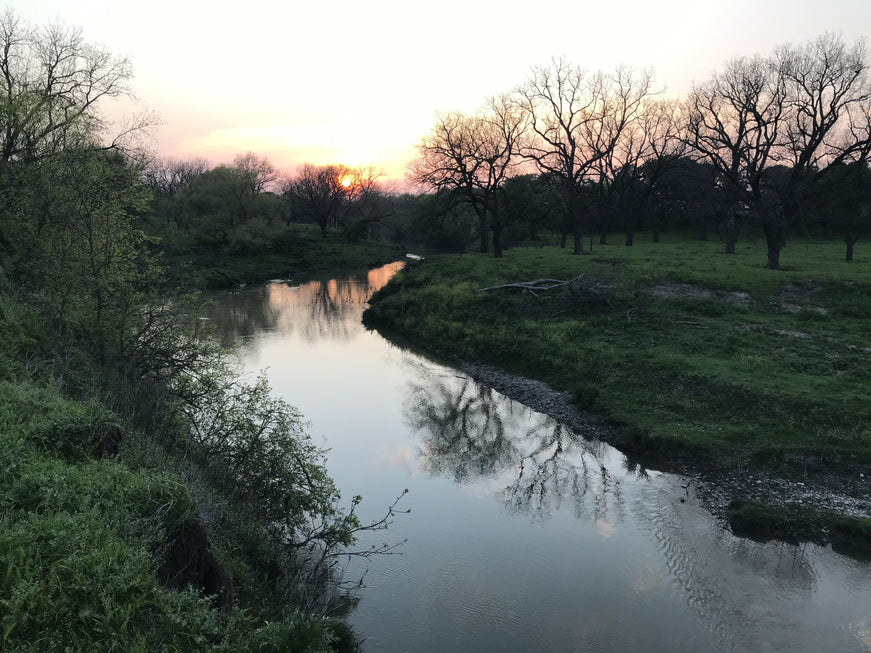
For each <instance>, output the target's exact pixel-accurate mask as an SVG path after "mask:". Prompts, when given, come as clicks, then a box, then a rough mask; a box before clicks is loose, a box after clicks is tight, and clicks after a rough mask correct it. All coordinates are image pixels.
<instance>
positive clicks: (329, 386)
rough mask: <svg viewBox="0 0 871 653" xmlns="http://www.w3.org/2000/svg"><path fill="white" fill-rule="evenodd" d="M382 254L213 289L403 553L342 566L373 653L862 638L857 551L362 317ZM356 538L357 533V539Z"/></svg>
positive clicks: (340, 477) (250, 356)
mask: <svg viewBox="0 0 871 653" xmlns="http://www.w3.org/2000/svg"><path fill="white" fill-rule="evenodd" d="M395 269H396V266H387V267H384V268H379V269H377V270H373V271H371V272H369V274H368V275H363V276H360V277H351V278H345V277H342V278H336V279H329V280H317V281H309V282H305V283H300V284H297V283H293V282H291V283H286V282H276V283H271V284H265V285H262V286H257V287H250V288H245V289H242V290H240V291H237V292H234V293H226V294H222V295H221V296H220V297H219V298H218V299H219V303H218V306H217V308H216V313H215V314H214V317H215V319H216V321H217V323H218V324H219V327H220V329H221V331H222V332H223V333H224V334H225V335H226V336H227V337H230V338H233V339H235V340H236V341H237V342H238V343H239V352H240V359H241V362H242V365H243V367H244V368H245V369H246V370H248V371H250V372H251V373H252V374H254V373H256V372H257V371H258V370H261V369H264V368H265V369H266V370H267V375H268V377H269V379H270V381H271V383H272V385H273V388H274V390H275V391H276V392H277V393H278V394H280V395H282V396H284V397H285V398H286V399H288V400H289V401H290V402H291V403H293V404H294V405H296V406H297V407H298V408H299V409H300V410H301V411H302V413H303V414H304V415H305V416H306V418H307V419H308V420H310V427H309V432H310V433H311V434H312V436H313V437H314V438H315V440H316V441H317V442H319V443H322V444H323V445H325V446H327V447H329V448H330V449H331V451H330V453H329V459H328V461H329V462H328V465H329V470H330V473H331V474H332V476H333V477H334V478H335V480H336V482H337V484H338V486H339V487H340V488H341V489H342V491H343V495H344V496H345V497H347V498H348V499H350V498H351V497H352V496H353V495H355V494H361V495H362V496H363V499H364V501H363V504H362V506H361V509H362V510H361V513H360V514H361V516H362V517H364V519H366V518H368V519H377V518H379V517H381V515H382V514H383V511H384V509H385V508H386V506H388V505H389V504H390V503H391V502H392V501H393V499H394V498H395V497H396V496H397V495H398V494H400V493H401V492H402V490H403V489H405V488H407V489H408V490H409V493H408V495H407V496H406V497H405V498H404V499H403V501H402V503H401V506H404V507H406V508H410V509H411V512H410V513H409V514H399V515H397V516H396V517H395V519H394V521H393V524H392V526H391V527H390V530H389V531H388V532H387V533H379V534H378V535H377V540H374V542H377V543H380V542H382V541H386V542H397V541H401V540H407V542H406V543H405V544H404V545H403V546H402V547H401V549H400V550H401V554H399V555H390V556H382V557H378V558H376V559H374V560H372V561H370V562H369V563H368V565H364V564H363V563H362V562H361V561H356V560H352V561H351V566H350V569H349V573H351V574H354V575H361V574H362V573H363V571H364V567H368V572H367V573H366V575H365V579H364V582H365V585H366V588H365V589H364V590H363V592H362V595H361V597H362V598H361V600H360V602H359V604H358V606H357V607H356V608H355V610H354V611H353V612H352V613H351V614H350V615H349V617H348V619H349V621H350V622H351V623H352V624H353V625H354V627H355V629H356V630H357V632H359V633H360V634H361V635H364V636H366V637H367V640H366V644H365V650H367V651H414V652H419V651H470V652H471V651H475V652H481V651H500V652H504V651H791V652H798V651H814V652H816V651H871V564H869V563H867V562H861V561H856V560H852V559H850V558H846V557H843V556H840V555H838V554H835V553H834V552H832V551H831V550H829V549H826V548H820V547H816V546H801V547H795V546H790V545H785V544H781V543H776V542H772V543H758V542H753V541H750V540H746V539H740V538H736V537H734V536H732V535H731V533H730V532H729V531H728V528H724V527H723V524H721V523H719V522H717V521H716V520H714V519H713V518H711V516H710V515H709V514H708V513H707V512H706V511H705V510H704V509H703V508H701V507H700V506H699V504H698V502H697V501H696V498H695V496H694V493H693V486H692V484H691V483H688V482H687V480H686V479H684V478H681V477H678V476H673V475H669V474H664V473H661V472H657V471H654V470H649V469H645V468H643V467H640V466H638V465H635V464H632V463H630V462H629V461H627V459H626V458H625V457H624V456H622V455H621V454H620V453H619V452H618V451H616V450H614V449H612V448H611V447H608V446H607V445H604V444H602V443H600V442H596V441H590V440H586V439H585V438H584V434H583V433H573V432H572V431H570V430H569V429H567V428H566V427H564V426H563V425H561V424H559V423H558V422H555V421H554V420H552V419H550V418H548V417H546V416H544V415H541V414H539V413H536V412H534V411H532V410H530V409H529V408H527V407H525V406H523V405H522V404H519V403H516V402H512V401H510V400H508V399H506V398H505V397H503V396H501V395H499V394H498V393H496V392H494V391H491V390H489V389H487V388H484V387H480V386H478V385H476V384H475V383H474V382H473V381H472V380H470V379H469V378H467V377H465V376H464V375H463V374H461V373H459V372H457V371H456V370H454V369H451V368H448V367H444V366H442V365H440V364H438V363H436V362H433V361H430V360H428V359H426V358H424V357H421V356H419V355H417V354H414V353H411V352H409V351H407V350H404V349H402V348H400V347H398V346H395V345H393V344H391V343H390V342H389V341H388V340H385V339H384V338H382V337H381V336H380V335H378V334H377V333H374V332H370V331H367V330H365V329H364V328H363V327H362V326H361V324H360V316H361V314H362V311H363V309H364V307H365V302H366V300H367V299H368V297H369V296H370V295H371V293H372V292H374V290H376V289H377V288H378V287H380V286H381V285H383V284H384V283H385V282H386V281H387V279H389V277H390V276H391V274H393V272H394V271H395ZM364 544H367V542H364Z"/></svg>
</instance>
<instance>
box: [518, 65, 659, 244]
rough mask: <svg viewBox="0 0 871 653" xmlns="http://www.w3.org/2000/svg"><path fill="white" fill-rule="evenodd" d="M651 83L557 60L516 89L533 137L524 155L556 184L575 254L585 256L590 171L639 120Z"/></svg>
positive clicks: (629, 73)
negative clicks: (585, 210) (585, 209)
mask: <svg viewBox="0 0 871 653" xmlns="http://www.w3.org/2000/svg"><path fill="white" fill-rule="evenodd" d="M652 80H653V74H652V72H650V71H644V72H641V73H636V72H635V71H633V70H632V69H629V68H623V67H620V68H617V69H616V70H615V71H614V73H612V74H610V75H606V74H604V73H601V72H599V73H595V74H592V73H589V72H587V71H585V70H583V69H582V68H580V67H578V66H574V65H572V64H570V63H568V62H567V61H565V60H564V59H555V60H554V61H553V62H552V63H551V65H550V66H543V67H537V68H534V69H533V74H532V77H531V79H530V80H529V81H528V82H527V83H526V84H525V85H524V86H522V87H521V88H520V89H519V90H518V93H519V95H520V98H521V102H522V105H523V108H524V109H525V111H526V112H527V114H528V116H529V121H530V125H531V132H532V138H530V139H529V140H528V141H527V142H526V144H525V148H524V155H525V156H526V157H527V158H529V159H530V160H532V161H534V162H535V163H536V165H537V166H538V169H539V171H540V172H541V173H543V174H546V175H548V176H549V177H551V178H552V179H554V180H556V181H557V186H558V190H559V191H560V193H561V194H562V197H563V201H564V203H565V226H566V228H568V229H571V231H572V233H573V236H574V253H575V254H582V253H583V252H584V245H583V216H582V215H581V213H582V211H581V205H582V195H583V193H584V187H585V185H586V184H587V183H588V182H589V181H590V177H591V175H592V174H593V173H594V166H596V165H597V164H598V163H599V161H600V160H601V159H602V158H604V157H606V156H608V155H610V153H611V152H612V151H613V150H614V148H615V147H616V145H617V143H618V142H619V140H620V139H621V137H622V136H623V134H624V131H625V130H626V128H627V126H628V125H629V124H631V123H632V122H633V121H635V120H636V119H637V117H638V115H639V112H640V108H641V104H642V101H643V100H644V99H645V98H646V97H648V96H649V95H650V94H651V84H652ZM564 235H565V229H564ZM563 244H565V239H563Z"/></svg>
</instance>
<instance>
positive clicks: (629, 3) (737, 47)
mask: <svg viewBox="0 0 871 653" xmlns="http://www.w3.org/2000/svg"><path fill="white" fill-rule="evenodd" d="M5 4H6V6H8V7H9V8H11V9H12V10H13V11H14V12H15V13H16V15H17V16H18V17H19V18H20V19H22V20H24V21H25V22H27V23H30V24H31V25H34V26H45V25H48V24H50V23H51V22H52V21H59V22H62V23H66V24H68V25H72V26H75V27H80V28H81V29H82V34H83V37H84V39H85V40H86V41H88V42H94V43H99V44H102V45H104V46H105V47H106V48H108V49H109V50H110V51H111V52H112V53H113V54H116V55H125V56H127V57H129V59H130V60H131V62H132V64H133V68H134V73H135V78H134V79H133V82H132V86H133V89H134V90H135V92H136V94H137V96H138V97H139V98H140V99H141V102H142V104H143V105H144V107H147V108H149V109H151V110H153V111H155V112H157V113H158V114H159V115H160V117H161V122H160V124H159V126H158V127H157V128H156V129H155V131H154V135H153V138H152V142H150V143H149V145H150V148H151V149H152V150H153V151H154V152H155V153H157V154H160V155H164V156H174V157H182V158H183V157H192V156H203V157H205V158H207V159H208V160H209V161H210V162H211V163H213V164H215V165H217V164H219V163H228V162H230V161H232V159H233V157H234V156H235V155H236V154H238V153H241V152H246V151H252V152H255V153H257V154H258V155H260V156H266V157H267V158H268V159H269V160H270V161H272V162H273V163H274V164H275V165H276V166H277V167H278V168H279V169H283V170H286V171H291V172H292V171H295V170H296V168H297V166H299V165H301V164H302V163H306V162H308V163H313V164H315V165H326V164H343V165H347V166H351V167H358V166H374V167H376V168H378V169H380V170H383V171H384V173H385V176H386V177H387V178H394V179H401V178H402V177H403V176H404V174H405V170H406V165H407V163H408V161H409V160H410V159H411V157H412V156H413V155H414V145H415V143H416V142H417V141H418V140H419V139H420V138H422V137H423V136H424V135H426V134H427V133H428V132H429V130H430V128H431V127H432V125H433V123H434V120H435V114H436V112H438V111H452V110H459V111H473V110H475V109H476V108H478V107H479V106H480V105H481V104H482V103H483V101H484V100H485V99H486V98H487V97H488V96H492V95H496V94H499V93H504V92H507V91H510V90H511V89H512V88H514V87H515V86H516V85H518V84H520V83H522V82H523V81H524V80H526V79H527V77H528V76H529V72H530V68H531V67H532V66H534V65H543V64H547V63H548V62H549V61H550V60H551V59H552V58H553V57H565V58H566V59H567V60H568V61H571V62H573V63H576V64H578V65H581V66H583V67H585V68H587V69H589V70H594V71H595V70H604V71H609V70H613V69H614V68H615V67H616V66H618V65H621V64H625V65H628V66H633V67H635V68H639V69H641V68H650V67H652V68H654V70H655V71H656V81H657V84H658V86H659V87H660V88H663V89H665V91H666V92H668V93H670V94H673V95H681V94H683V93H685V92H686V91H687V90H688V88H689V86H690V84H691V82H692V81H693V80H697V81H702V80H703V79H705V78H706V77H707V76H709V75H710V74H711V72H713V71H714V70H716V69H718V68H719V67H720V66H721V65H722V63H723V62H724V61H726V60H728V59H730V58H732V57H736V56H745V55H746V56H752V55H754V54H756V53H770V52H771V51H772V50H773V49H774V48H775V47H776V46H777V45H779V44H781V43H785V42H792V43H801V42H804V41H807V40H809V39H812V38H815V37H816V36H819V35H820V34H821V33H823V32H825V31H831V32H835V33H838V34H841V35H842V36H843V38H844V40H845V41H847V42H853V41H854V40H855V39H856V38H858V37H860V36H863V35H865V34H866V33H867V32H868V31H869V30H871V2H869V1H868V0H833V1H832V2H828V3H824V4H823V5H821V4H820V3H819V2H817V1H816V0H766V1H765V2H759V0H731V1H730V2H716V1H713V0H710V1H705V2H693V3H688V2H686V0H660V2H656V3H652V2H649V0H626V2H624V3H622V4H621V6H620V12H619V16H616V15H615V14H614V12H613V6H612V5H611V4H609V3H586V2H577V1H576V0H553V1H552V2H550V3H548V5H547V7H546V8H545V7H544V6H541V7H538V6H536V5H529V4H523V5H520V4H517V5H505V4H504V3H503V2H502V0H477V1H476V2H468V0H443V2H440V3H438V4H437V5H430V4H420V3H417V4H415V3H408V2H406V1H405V0H371V1H370V2H366V3H361V2H358V1H357V0H334V2H331V3H319V2H307V3H276V2H274V1H272V0H248V2H245V3H235V2H229V1H228V0H219V1H218V2H214V1H209V2H206V1H205V0H188V1H186V2H177V0H172V1H170V0H152V1H151V2H149V3H148V5H147V7H146V6H144V5H142V4H141V3H119V2H117V0H88V1H87V2H85V1H70V0H39V1H38V2H34V0H6V2H5ZM507 7H510V8H511V10H510V11H509V10H508V9H507ZM457 16H462V17H463V26H464V27H463V29H462V30H458V29H457V23H456V20H457ZM554 16H559V17H560V18H559V20H558V21H555V20H554V19H553V17H554ZM486 35H517V37H516V38H513V37H512V39H511V47H510V48H507V49H503V48H498V41H499V38H496V39H494V38H491V37H489V36H486ZM497 48H498V50H497ZM349 62H351V63H349Z"/></svg>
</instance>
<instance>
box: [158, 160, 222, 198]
mask: <svg viewBox="0 0 871 653" xmlns="http://www.w3.org/2000/svg"><path fill="white" fill-rule="evenodd" d="M208 169H209V163H208V161H206V160H205V159H204V158H202V157H192V158H189V159H175V158H172V157H166V158H161V157H155V158H152V159H150V160H149V161H148V162H147V163H146V164H145V170H144V171H143V181H144V182H145V184H146V185H147V186H149V187H150V188H152V189H153V190H154V191H155V192H157V193H160V194H162V195H164V196H166V197H172V196H174V195H175V194H176V193H177V192H178V191H179V190H180V189H182V188H184V187H185V186H187V185H188V184H190V183H191V181H192V180H193V178H194V177H196V176H197V175H201V174H203V173H204V172H206V171H207V170H208Z"/></svg>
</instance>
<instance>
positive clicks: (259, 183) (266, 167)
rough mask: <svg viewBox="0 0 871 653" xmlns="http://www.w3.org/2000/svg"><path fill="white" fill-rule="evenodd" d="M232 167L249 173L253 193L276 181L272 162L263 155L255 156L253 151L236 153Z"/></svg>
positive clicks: (260, 191) (276, 175)
mask: <svg viewBox="0 0 871 653" xmlns="http://www.w3.org/2000/svg"><path fill="white" fill-rule="evenodd" d="M233 167H234V168H236V169H237V170H242V171H244V172H246V173H247V174H248V175H250V177H251V180H252V183H253V187H254V193H255V194H256V193H262V192H263V191H264V190H267V189H268V188H269V186H271V185H272V184H273V183H275V182H276V181H278V172H277V171H276V169H275V166H274V165H272V162H271V161H270V160H269V159H267V158H266V157H265V156H257V155H256V154H255V153H254V152H250V151H249V152H245V154H237V155H236V156H235V157H234V158H233Z"/></svg>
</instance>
